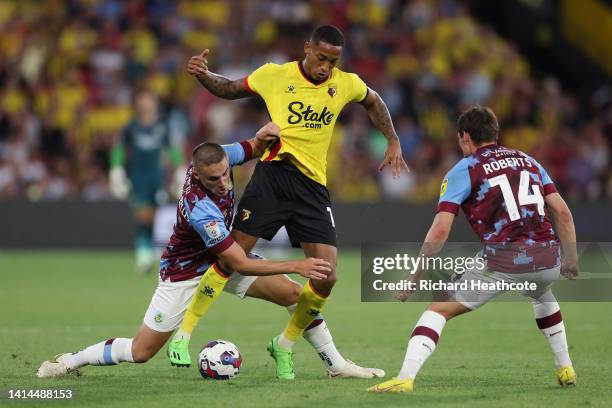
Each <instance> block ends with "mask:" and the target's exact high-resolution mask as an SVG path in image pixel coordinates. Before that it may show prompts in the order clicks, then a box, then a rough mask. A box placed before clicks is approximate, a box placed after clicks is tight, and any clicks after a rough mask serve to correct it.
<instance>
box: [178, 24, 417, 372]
mask: <svg viewBox="0 0 612 408" xmlns="http://www.w3.org/2000/svg"><path fill="white" fill-rule="evenodd" d="M343 47H344V36H343V35H342V33H341V32H340V30H338V29H337V28H336V27H334V26H330V25H325V26H320V27H318V28H316V29H315V30H314V31H313V32H312V34H311V36H310V38H309V40H308V41H306V42H305V44H304V52H305V57H304V59H303V60H302V61H292V62H288V63H285V64H282V65H278V64H273V63H268V64H264V65H263V66H261V67H259V68H258V69H256V70H255V71H254V72H253V73H251V74H250V75H249V76H248V77H245V78H242V79H237V80H231V79H228V78H225V77H222V76H220V75H217V74H214V73H212V72H210V71H209V70H208V56H209V50H204V51H203V52H202V53H201V54H200V55H197V56H194V57H192V58H191V59H190V60H189V63H188V66H187V70H188V72H189V73H190V74H192V75H194V76H195V77H196V78H197V79H198V80H199V81H200V83H201V84H202V85H203V86H204V87H205V88H206V89H207V90H208V91H209V92H211V93H212V94H213V95H216V96H218V97H221V98H224V99H238V98H245V97H249V96H259V97H261V98H262V99H263V100H264V102H265V103H266V107H267V109H268V113H269V114H270V117H271V118H272V121H273V122H274V123H276V124H277V125H279V126H280V139H279V141H278V142H277V143H275V144H274V145H272V146H270V147H269V148H268V149H267V150H266V152H265V153H264V155H263V156H262V159H261V161H260V162H259V163H258V164H257V167H256V169H255V172H254V174H253V177H252V178H251V181H250V183H249V184H248V185H247V187H246V190H245V192H244V195H243V197H242V199H241V200H240V203H239V204H238V210H237V213H236V218H235V220H234V225H233V231H232V236H233V238H234V240H235V241H236V242H237V243H238V244H240V246H241V247H242V248H243V249H244V250H245V251H247V252H248V251H250V250H251V249H252V248H253V247H254V246H255V244H256V242H257V240H258V239H259V238H264V239H267V240H270V239H272V237H274V235H275V234H276V232H277V231H278V230H279V229H280V228H281V227H282V226H285V227H286V229H287V232H288V234H289V237H290V239H291V241H292V244H293V245H294V246H301V247H302V249H303V250H304V254H305V255H306V256H314V257H317V258H322V259H326V260H328V261H329V262H330V263H331V265H332V267H333V270H332V273H331V274H330V275H329V276H328V277H327V278H326V279H322V280H320V281H316V282H315V281H309V282H308V283H307V284H306V285H305V286H304V287H303V288H300V289H299V296H298V297H297V298H294V300H295V302H296V303H297V305H296V307H295V311H294V312H293V313H292V315H291V318H290V321H289V323H288V324H287V326H286V328H285V330H284V331H283V332H282V333H280V334H279V335H278V336H276V337H275V338H274V339H272V341H271V342H270V344H269V345H268V351H269V352H270V355H271V356H272V357H273V358H274V360H275V361H276V364H277V367H276V375H277V377H278V378H280V379H287V380H291V379H293V378H294V377H295V374H294V371H293V360H292V352H291V350H292V348H293V345H294V343H295V341H297V339H298V337H299V336H300V335H301V334H302V333H303V331H304V330H305V329H307V328H308V327H312V325H313V324H319V323H320V322H322V319H320V317H319V312H320V311H321V310H322V308H323V305H324V304H325V302H326V300H327V297H328V296H329V295H330V293H331V290H332V287H333V286H334V283H335V282H336V269H335V266H336V259H337V249H336V231H335V225H334V218H333V215H332V206H331V201H330V197H329V192H328V191H327V188H326V187H325V184H326V158H327V151H328V148H329V144H330V140H331V136H332V133H333V128H334V125H335V123H336V120H337V119H338V115H339V114H340V112H341V111H342V109H343V108H344V106H345V105H346V104H348V103H350V102H357V103H359V104H361V105H363V106H364V107H365V109H366V111H367V113H368V116H369V117H370V120H371V121H372V123H373V124H374V126H375V127H376V128H377V129H378V130H380V132H381V133H382V134H383V135H384V136H385V137H386V139H387V142H388V146H387V150H386V152H385V157H384V159H383V162H382V163H381V165H380V166H379V170H380V171H382V169H383V168H384V167H386V166H387V165H390V166H391V169H392V172H393V175H394V176H396V177H399V175H400V171H401V170H402V168H404V169H406V170H408V166H407V165H406V163H405V161H404V159H403V157H402V151H401V146H400V143H399V139H398V137H397V135H396V133H395V129H394V128H393V123H392V121H391V117H390V115H389V111H388V110H387V107H386V105H385V103H384V102H383V100H382V99H381V98H380V96H379V95H378V94H377V93H376V92H375V91H373V90H372V89H370V88H368V87H367V86H366V84H365V83H364V82H363V81H362V80H361V79H360V78H359V76H357V75H356V74H351V73H347V72H343V71H341V70H340V69H338V68H337V67H336V65H337V64H338V62H339V61H340V56H341V54H342V50H343ZM258 280H259V279H258ZM259 281H260V282H258V283H257V285H258V286H254V287H253V290H257V291H258V292H260V293H265V294H273V296H275V297H291V296H293V295H292V293H294V292H295V287H296V285H295V284H294V283H291V282H289V281H288V280H287V279H284V278H283V277H272V278H267V279H261V280H259ZM197 296H198V295H197ZM198 298H200V299H202V300H205V299H204V296H198ZM196 303H197V299H196ZM186 329H187V330H189V329H191V328H190V327H187V328H186ZM179 335H180V332H179ZM180 340H181V339H180V338H176V341H177V342H178V341H180ZM170 346H171V347H173V343H171V344H170ZM185 350H186V349H185V346H184V344H183V346H182V352H183V353H184V352H185ZM336 354H337V353H336ZM326 355H327V357H329V354H326ZM322 357H323V358H324V359H325V357H324V356H323V355H322ZM337 357H338V358H336V361H337V362H338V363H337V364H334V365H333V367H330V368H331V373H330V375H332V376H335V375H339V374H341V372H342V366H343V365H344V364H345V363H346V362H344V361H343V360H342V359H341V358H340V357H339V356H337ZM332 360H333V359H332Z"/></svg>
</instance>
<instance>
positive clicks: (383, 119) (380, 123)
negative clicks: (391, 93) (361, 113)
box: [360, 88, 410, 177]
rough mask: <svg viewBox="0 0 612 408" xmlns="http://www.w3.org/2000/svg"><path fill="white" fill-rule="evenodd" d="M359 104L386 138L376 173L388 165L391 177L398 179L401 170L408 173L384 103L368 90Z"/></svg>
mask: <svg viewBox="0 0 612 408" xmlns="http://www.w3.org/2000/svg"><path fill="white" fill-rule="evenodd" d="M360 103H361V104H362V105H363V106H364V107H365V108H366V110H367V111H368V116H369V117H370V120H371V121H372V123H373V124H374V126H375V127H376V129H378V130H380V131H381V133H382V134H383V135H384V136H385V137H386V138H387V144H388V146H387V151H386V152H385V158H384V159H383V161H382V163H381V164H380V166H378V171H382V170H383V169H384V168H385V166H387V165H388V164H389V165H391V170H392V172H393V177H399V175H400V172H401V170H402V168H404V169H406V171H407V172H409V171H410V169H409V168H408V165H407V164H406V162H405V161H404V157H403V156H402V147H401V146H400V142H399V138H398V137H397V134H396V133H395V128H394V127H393V122H392V121H391V115H390V114H389V110H388V109H387V105H385V102H384V101H383V100H382V98H381V97H380V95H378V93H377V92H376V91H374V90H372V89H370V88H368V94H367V95H366V97H365V99H364V100H363V101H361V102H360Z"/></svg>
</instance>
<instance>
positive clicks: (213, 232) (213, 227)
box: [204, 221, 221, 239]
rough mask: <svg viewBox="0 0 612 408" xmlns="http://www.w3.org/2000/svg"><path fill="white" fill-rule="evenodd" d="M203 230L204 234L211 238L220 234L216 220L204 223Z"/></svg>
mask: <svg viewBox="0 0 612 408" xmlns="http://www.w3.org/2000/svg"><path fill="white" fill-rule="evenodd" d="M204 230H206V235H208V237H209V238H211V239H217V238H219V237H220V236H221V228H219V224H217V222H216V221H210V222H207V223H206V224H204Z"/></svg>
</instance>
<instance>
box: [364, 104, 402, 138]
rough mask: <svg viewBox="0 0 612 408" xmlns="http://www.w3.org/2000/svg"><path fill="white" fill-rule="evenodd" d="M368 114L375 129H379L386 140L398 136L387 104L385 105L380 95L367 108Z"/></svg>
mask: <svg viewBox="0 0 612 408" xmlns="http://www.w3.org/2000/svg"><path fill="white" fill-rule="evenodd" d="M368 116H369V117H370V120H371V121H372V123H373V124H374V126H375V127H376V129H378V130H380V131H381V132H382V134H383V135H385V137H386V138H387V140H391V139H397V138H398V137H397V134H396V133H395V128H394V127H393V121H391V115H390V114H389V110H388V109H387V105H385V103H384V102H383V100H382V99H381V98H380V96H378V97H377V98H376V100H375V101H374V103H373V104H372V105H371V106H370V107H369V108H368Z"/></svg>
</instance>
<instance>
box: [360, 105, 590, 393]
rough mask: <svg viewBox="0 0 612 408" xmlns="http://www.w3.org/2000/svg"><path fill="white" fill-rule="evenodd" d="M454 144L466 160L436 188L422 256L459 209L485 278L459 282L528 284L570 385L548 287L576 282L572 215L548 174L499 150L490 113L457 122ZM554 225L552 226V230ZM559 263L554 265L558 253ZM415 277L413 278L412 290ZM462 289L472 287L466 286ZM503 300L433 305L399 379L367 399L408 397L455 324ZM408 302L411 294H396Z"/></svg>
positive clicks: (474, 297)
mask: <svg viewBox="0 0 612 408" xmlns="http://www.w3.org/2000/svg"><path fill="white" fill-rule="evenodd" d="M457 124H458V126H457V127H458V141H459V146H460V147H461V150H462V151H463V155H464V158H463V159H462V160H461V161H459V163H457V164H456V165H455V166H454V167H453V168H452V169H451V170H450V171H449V172H448V174H447V175H446V177H445V178H444V180H443V181H442V188H441V191H440V201H439V204H438V208H437V214H436V216H435V218H434V221H433V224H432V226H431V228H430V229H429V232H428V233H427V236H426V238H425V244H424V245H423V248H422V251H423V253H424V255H425V256H432V255H435V254H436V253H437V252H439V250H440V249H441V248H442V245H443V244H444V242H445V241H446V240H447V238H448V235H449V233H450V230H451V226H452V223H453V220H454V218H455V216H456V215H457V214H458V212H459V208H462V209H463V212H464V213H465V215H466V217H467V219H468V221H469V223H470V224H471V226H472V229H473V230H474V232H475V233H476V234H477V235H478V237H479V239H480V241H481V242H482V243H483V244H484V255H485V258H486V259H487V270H486V271H483V270H470V271H467V272H465V273H464V274H463V276H462V277H461V278H460V280H461V281H468V282H470V283H471V282H487V283H493V284H494V283H495V282H501V281H505V282H508V283H511V282H534V283H536V284H537V289H536V290H535V291H532V292H526V293H525V295H526V296H528V297H530V298H531V302H532V305H533V313H534V316H535V320H536V323H537V326H538V327H539V328H540V330H541V331H542V333H543V334H544V337H545V338H546V339H547V341H548V343H549V344H550V348H551V350H552V352H553V355H554V360H555V364H556V367H557V381H558V382H559V384H560V385H561V386H569V385H575V384H576V373H575V372H574V369H573V367H572V361H571V360H570V356H569V352H568V346H567V339H566V335H565V326H564V324H563V319H562V317H561V311H560V309H559V304H558V303H557V301H556V299H555V297H554V295H553V293H552V291H551V286H552V284H553V283H554V281H555V280H556V279H557V278H558V277H559V274H562V275H564V276H566V277H567V278H569V279H573V278H575V277H576V276H577V275H578V255H577V250H576V232H575V229H574V222H573V220H572V214H571V212H570V210H569V208H568V207H567V205H566V203H565V201H564V200H563V198H561V195H560V194H559V193H558V192H557V190H556V188H555V185H554V184H553V181H552V180H551V178H550V177H549V176H548V173H547V172H546V170H545V169H544V168H543V167H542V166H541V165H540V164H539V163H538V162H537V161H536V160H534V159H533V158H531V157H529V156H528V155H526V154H525V153H523V152H520V151H518V150H514V149H510V148H507V147H503V146H499V145H497V144H496V143H497V135H498V131H499V125H498V122H497V118H496V117H495V114H494V113H493V111H491V110H490V109H489V108H486V107H481V106H474V107H472V108H470V109H468V110H467V111H465V112H464V113H463V114H461V116H460V117H459V120H458V122H457ZM549 216H550V217H552V221H553V222H554V223H555V229H556V232H555V229H553V225H552V223H551V220H550V219H549ZM559 240H560V241H561V246H562V247H563V252H564V254H563V255H564V258H563V261H562V262H561V263H560V261H559V260H560V247H559ZM419 275H420V271H419V272H417V273H416V274H414V275H412V277H411V280H412V281H413V282H417V281H418V279H419ZM468 286H471V284H470V285H468ZM501 293H502V292H500V291H496V290H490V291H462V290H457V291H456V292H455V293H453V294H451V297H450V298H449V299H448V301H446V302H443V301H439V302H438V301H434V302H433V303H431V304H430V305H429V307H428V308H427V310H426V311H425V312H424V313H423V314H422V315H421V318H420V319H419V321H418V322H417V324H416V327H415V328H414V330H413V332H412V336H411V337H410V341H409V342H408V349H407V351H406V356H405V358H404V363H403V365H402V368H401V370H400V373H399V375H398V376H397V378H394V379H391V380H389V381H385V382H383V383H381V384H378V385H375V386H373V387H371V388H369V389H368V391H370V392H411V391H412V388H413V382H414V379H415V377H416V375H417V373H418V372H419V370H420V369H421V366H422V365H423V363H424V362H425V361H426V360H427V358H428V357H429V356H430V355H431V354H432V353H433V351H434V350H435V348H436V344H437V342H438V339H439V337H440V335H441V334H442V329H443V328H444V325H445V324H446V322H447V321H448V320H450V319H452V318H453V317H456V316H459V315H461V314H463V313H467V312H469V311H472V310H475V309H477V308H478V307H479V306H481V305H483V304H484V303H486V302H488V301H489V300H491V299H493V298H494V297H496V296H498V295H499V294H501ZM397 295H398V298H399V299H400V300H406V299H407V297H408V296H409V292H401V293H398V294H397Z"/></svg>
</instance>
